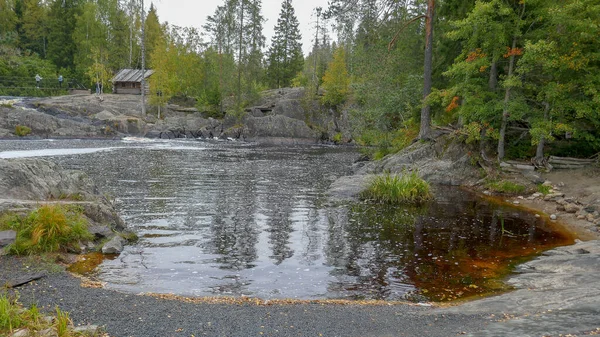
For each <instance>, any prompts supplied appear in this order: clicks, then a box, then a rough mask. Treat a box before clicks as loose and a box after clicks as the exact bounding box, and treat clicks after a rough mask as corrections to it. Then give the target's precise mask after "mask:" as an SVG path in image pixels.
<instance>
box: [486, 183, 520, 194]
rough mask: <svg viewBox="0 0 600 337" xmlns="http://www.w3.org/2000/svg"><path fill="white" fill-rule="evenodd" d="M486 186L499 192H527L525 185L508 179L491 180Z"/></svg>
mask: <svg viewBox="0 0 600 337" xmlns="http://www.w3.org/2000/svg"><path fill="white" fill-rule="evenodd" d="M485 186H486V188H488V189H489V190H492V191H494V192H499V193H508V194H518V193H523V192H525V186H523V185H520V184H517V183H513V182H512V181H507V180H501V181H491V182H488V183H487V184H486V185H485Z"/></svg>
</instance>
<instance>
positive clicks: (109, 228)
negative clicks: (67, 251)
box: [0, 159, 126, 253]
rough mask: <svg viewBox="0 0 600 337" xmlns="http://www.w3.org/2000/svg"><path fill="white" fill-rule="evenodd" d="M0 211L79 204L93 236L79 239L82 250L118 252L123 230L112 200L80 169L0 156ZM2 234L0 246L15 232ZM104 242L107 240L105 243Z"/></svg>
mask: <svg viewBox="0 0 600 337" xmlns="http://www.w3.org/2000/svg"><path fill="white" fill-rule="evenodd" d="M0 195H1V196H2V199H0V214H4V213H15V214H22V215H24V214H27V213H29V212H31V211H32V210H35V209H37V208H39V207H40V206H42V205H47V204H60V205H76V206H78V207H80V209H81V212H82V214H83V216H85V218H86V220H87V222H88V229H89V231H90V233H91V234H93V235H94V237H95V240H94V242H89V243H86V242H82V243H81V245H80V246H81V251H82V252H85V251H86V250H88V249H92V250H94V249H100V247H99V246H96V244H99V243H100V242H105V244H104V245H103V247H102V249H103V250H104V251H105V252H106V253H118V252H120V250H122V244H123V243H124V240H123V239H121V236H120V235H119V234H120V233H123V232H125V231H126V226H125V223H124V222H123V220H122V219H121V218H120V217H119V215H118V214H117V212H116V210H115V209H114V207H113V205H112V203H111V202H110V201H109V200H108V199H107V198H106V197H105V196H104V195H103V194H102V193H101V192H100V191H99V190H98V188H97V187H96V185H95V184H94V183H93V182H92V181H91V180H90V179H89V178H88V177H87V176H86V175H85V174H84V173H83V172H80V171H69V170H64V169H62V168H61V167H60V166H58V165H57V164H55V163H52V162H50V161H47V160H41V159H11V160H6V159H0ZM2 233H3V234H2V235H0V237H5V240H2V242H1V244H0V249H1V248H2V247H3V246H6V245H8V244H10V243H11V240H10V238H11V237H12V238H13V239H14V233H12V234H11V233H10V232H2ZM106 241H107V242H106Z"/></svg>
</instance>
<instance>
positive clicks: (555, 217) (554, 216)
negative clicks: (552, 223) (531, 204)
mask: <svg viewBox="0 0 600 337" xmlns="http://www.w3.org/2000/svg"><path fill="white" fill-rule="evenodd" d="M556 219H558V216H556V214H550V220H556Z"/></svg>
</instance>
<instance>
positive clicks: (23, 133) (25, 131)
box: [15, 125, 31, 137]
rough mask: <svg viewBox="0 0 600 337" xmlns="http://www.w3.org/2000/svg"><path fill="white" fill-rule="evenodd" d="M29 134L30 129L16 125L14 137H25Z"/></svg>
mask: <svg viewBox="0 0 600 337" xmlns="http://www.w3.org/2000/svg"><path fill="white" fill-rule="evenodd" d="M30 133H31V128H29V127H27V126H25V125H17V126H15V135H17V136H19V137H25V136H27V135H28V134H30Z"/></svg>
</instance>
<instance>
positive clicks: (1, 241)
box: [0, 231, 17, 248]
mask: <svg viewBox="0 0 600 337" xmlns="http://www.w3.org/2000/svg"><path fill="white" fill-rule="evenodd" d="M16 239H17V232H15V231H0V248H2V247H5V246H8V245H10V244H11V243H13V242H15V240H16Z"/></svg>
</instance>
